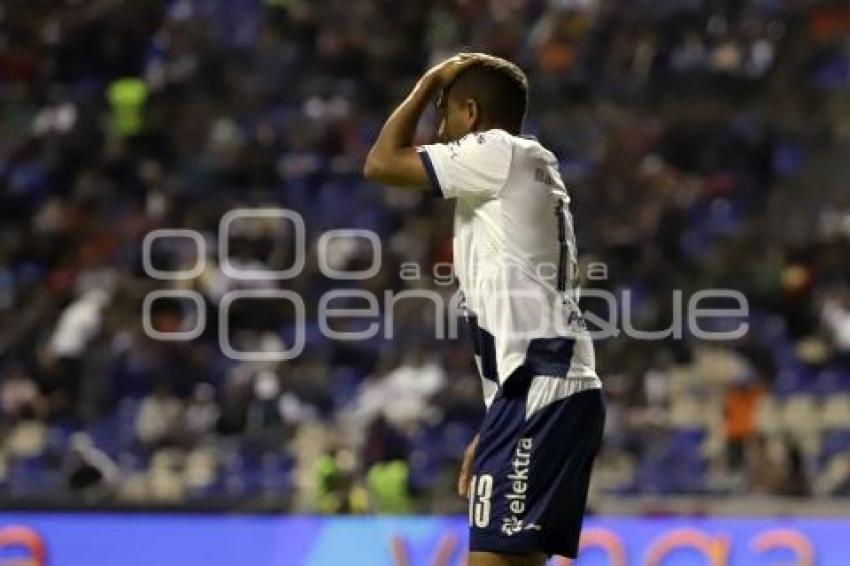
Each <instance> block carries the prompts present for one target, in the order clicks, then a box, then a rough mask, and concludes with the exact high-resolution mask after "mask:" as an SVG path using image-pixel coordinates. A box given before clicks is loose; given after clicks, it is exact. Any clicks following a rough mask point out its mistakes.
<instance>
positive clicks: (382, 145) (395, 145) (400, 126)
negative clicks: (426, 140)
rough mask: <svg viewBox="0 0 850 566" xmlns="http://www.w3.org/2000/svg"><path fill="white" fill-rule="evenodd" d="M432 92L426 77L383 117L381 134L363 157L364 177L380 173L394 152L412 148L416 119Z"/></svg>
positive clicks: (433, 82) (432, 79)
mask: <svg viewBox="0 0 850 566" xmlns="http://www.w3.org/2000/svg"><path fill="white" fill-rule="evenodd" d="M436 90H437V81H436V79H435V77H433V76H432V75H430V74H426V75H425V76H424V77H422V78H421V79H420V80H419V82H417V83H416V86H415V87H414V88H413V90H412V91H411V92H410V94H409V95H408V96H407V98H405V99H404V101H403V102H402V103H401V104H400V105H399V106H398V108H396V109H395V110H394V111H393V113H392V114H391V115H390V117H389V118H387V121H386V123H385V124H384V127H383V128H381V133H380V134H378V139H377V140H376V141H375V144H374V145H373V146H372V149H371V150H370V151H369V155H368V156H367V157H366V164H365V167H364V173H365V175H366V177H367V178H373V177H376V176H379V175H380V171H382V170H384V169H385V168H386V166H387V165H388V164H389V163H391V162H392V160H393V159H395V157H396V154H397V153H398V152H400V151H402V150H409V149H411V148H412V147H413V138H414V136H415V135H416V127H417V126H418V124H419V119H420V118H421V117H422V113H423V112H425V109H426V108H427V107H428V104H429V102H430V101H431V99H432V98H433V97H434V94H435V92H436Z"/></svg>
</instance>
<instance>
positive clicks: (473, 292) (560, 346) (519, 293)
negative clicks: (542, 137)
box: [422, 130, 595, 382]
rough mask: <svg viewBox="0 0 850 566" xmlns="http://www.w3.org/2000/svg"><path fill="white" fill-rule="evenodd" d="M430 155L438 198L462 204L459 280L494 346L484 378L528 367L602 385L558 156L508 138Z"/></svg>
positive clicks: (469, 139) (479, 137)
mask: <svg viewBox="0 0 850 566" xmlns="http://www.w3.org/2000/svg"><path fill="white" fill-rule="evenodd" d="M422 151H423V152H424V154H425V157H423V160H424V161H425V163H426V167H427V168H428V169H429V171H430V173H431V178H432V179H431V180H432V185H434V187H435V191H436V192H438V193H439V194H440V195H441V196H444V197H454V198H456V208H455V227H454V231H455V233H454V264H455V272H456V274H457V277H458V280H459V282H460V289H461V292H463V294H464V296H465V299H466V306H467V308H468V310H469V313H470V314H471V316H472V318H473V321H474V324H475V326H476V328H477V330H476V331H477V332H481V333H482V336H481V337H480V339H479V342H481V349H482V351H484V350H487V349H488V348H487V344H488V343H489V342H492V343H493V358H494V359H493V360H492V363H489V364H488V363H487V360H484V361H483V364H482V375H483V376H484V377H487V375H486V374H487V369H488V368H489V369H491V370H492V372H491V373H493V374H495V375H497V376H498V381H499V382H503V381H504V380H505V379H507V377H508V376H510V375H511V374H512V373H513V372H514V371H515V370H516V369H517V368H519V367H520V366H523V365H526V366H532V367H531V369H532V370H533V371H540V372H545V373H546V374H550V375H564V376H567V375H569V376H574V377H578V376H581V377H595V371H594V370H593V352H592V345H591V343H590V340H589V338H588V337H587V336H586V333H584V332H583V331H582V330H581V329H580V328H577V327H576V326H575V324H574V323H575V321H576V320H578V318H579V317H577V315H578V314H579V313H578V307H577V305H576V303H575V301H574V300H573V296H572V293H571V291H572V290H573V286H572V275H574V273H575V260H576V250H575V239H574V236H573V228H572V218H571V216H570V214H569V206H568V205H569V198H568V196H567V191H566V189H565V187H564V184H563V182H562V181H561V177H560V174H559V172H558V164H557V160H556V159H555V157H554V155H553V154H552V153H551V152H549V151H548V150H546V149H545V148H543V146H541V145H540V144H539V143H538V142H537V141H536V140H534V139H529V138H523V137H520V136H513V135H511V134H509V133H507V132H505V131H503V130H488V131H486V132H478V133H474V134H470V135H468V136H465V137H464V138H462V139H460V140H458V141H457V142H453V143H450V144H435V145H430V146H424V147H423V148H422ZM577 333H578V334H581V336H580V339H576V334H577ZM562 338H563V339H562ZM541 349H543V350H547V351H548V353H547V352H542V354H541ZM543 358H545V359H543Z"/></svg>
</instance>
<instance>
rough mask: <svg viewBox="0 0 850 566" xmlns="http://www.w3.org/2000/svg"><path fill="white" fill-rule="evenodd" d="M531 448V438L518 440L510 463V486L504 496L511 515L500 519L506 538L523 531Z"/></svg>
mask: <svg viewBox="0 0 850 566" xmlns="http://www.w3.org/2000/svg"><path fill="white" fill-rule="evenodd" d="M531 446H532V441H531V438H520V439H519V442H518V443H517V447H516V451H515V452H514V459H513V461H512V462H511V468H512V470H511V473H510V474H508V480H509V481H510V482H511V485H510V490H509V491H508V493H507V494H505V499H507V500H508V509H509V510H510V512H511V514H510V515H509V516H507V517H505V518H504V519H502V532H503V533H504V534H506V535H508V536H512V535H515V534H516V533H518V532H520V531H521V530H522V529H523V524H522V516H523V514H524V513H525V498H526V495H527V492H528V471H529V468H530V467H531V466H530V464H531ZM529 526H531V525H529Z"/></svg>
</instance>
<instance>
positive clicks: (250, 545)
mask: <svg viewBox="0 0 850 566" xmlns="http://www.w3.org/2000/svg"><path fill="white" fill-rule="evenodd" d="M394 540H395V543H394V542H393V541H394ZM20 541H24V543H20ZM584 543H585V547H584V549H583V551H582V555H581V557H580V560H579V561H578V564H579V566H602V565H612V566H645V565H647V564H649V565H650V566H651V565H652V563H651V562H648V561H649V560H650V558H651V556H652V555H653V554H656V555H658V557H659V560H660V561H659V562H656V563H655V564H657V565H659V566H691V565H694V566H702V565H710V564H711V565H712V566H750V565H752V566H776V565H778V564H782V565H783V566H792V565H797V566H804V565H809V564H811V565H813V566H815V565H816V566H848V565H850V518H848V519H846V520H837V519H802V518H801V519H783V520H778V519H777V520H770V519H694V520H682V519H632V518H628V519H627V518H601V519H592V520H589V521H587V523H586V528H585V538H584ZM394 544H395V546H396V549H397V550H396V554H397V555H398V554H402V555H405V556H407V558H408V560H409V561H408V562H407V564H408V565H409V566H418V565H423V566H426V565H427V566H434V565H436V564H437V562H436V561H435V559H434V556H435V554H436V553H437V550H438V548H441V547H442V549H443V551H444V553H446V554H447V555H449V556H450V559H449V560H448V561H447V562H443V563H442V564H444V565H446V566H456V565H460V564H462V563H463V561H462V558H463V554H464V546H465V544H466V521H465V519H463V518H409V519H400V518H380V519H375V518H371V519H365V518H363V519H361V518H334V519H322V518H314V517H270V516H210V515H120V514H91V515H82V514H20V513H15V514H3V513H0V546H3V548H2V550H0V566H4V565H5V564H10V563H11V561H12V560H13V559H15V558H21V557H23V556H30V555H32V554H38V553H39V552H43V553H44V554H46V558H45V559H44V560H43V561H41V562H38V561H36V562H35V564H43V565H50V566H95V565H96V566H170V565H174V566H178V565H179V566H192V565H195V564H197V565H203V566H236V565H238V566H243V565H244V566H271V565H275V566H282V565H286V566H290V565H292V566H298V565H311V566H312V565H322V566H324V565H328V566H338V565H339V566H342V565H345V566H353V565H361V564H362V565H364V566H381V565H387V566H395V565H397V564H402V563H403V561H399V560H397V559H396V560H394V559H393V551H392V550H391V548H392V547H393V545H394ZM695 546H696V547H702V549H703V550H696V549H695V548H694V547H695ZM603 547H604V548H607V550H605V549H604V548H603ZM665 547H667V550H665V549H664V548H665ZM771 547H772V549H771ZM709 554H710V555H712V556H714V559H713V560H714V562H712V561H711V560H709V558H708V557H707V555H709ZM795 557H796V558H795Z"/></svg>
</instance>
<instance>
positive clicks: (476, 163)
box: [417, 131, 512, 200]
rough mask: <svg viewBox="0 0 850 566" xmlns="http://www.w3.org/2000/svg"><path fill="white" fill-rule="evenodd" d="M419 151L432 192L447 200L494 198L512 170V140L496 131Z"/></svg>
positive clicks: (475, 134)
mask: <svg viewBox="0 0 850 566" xmlns="http://www.w3.org/2000/svg"><path fill="white" fill-rule="evenodd" d="M417 149H418V151H419V157H420V159H421V160H422V165H423V166H424V167H425V171H426V172H427V173H428V180H429V182H430V184H431V190H432V192H433V193H434V195H435V196H438V197H443V198H456V197H466V198H471V199H481V200H485V199H488V198H492V197H494V196H496V195H497V194H498V193H499V191H500V190H501V189H502V186H503V185H504V184H505V181H506V180H507V178H508V172H509V170H510V167H511V155H512V145H511V142H510V138H509V136H507V135H506V134H500V133H499V132H496V131H489V132H478V133H472V134H468V135H466V136H464V137H462V138H461V139H459V140H457V141H454V142H450V143H437V144H431V145H423V146H420V147H419V148H417Z"/></svg>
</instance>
